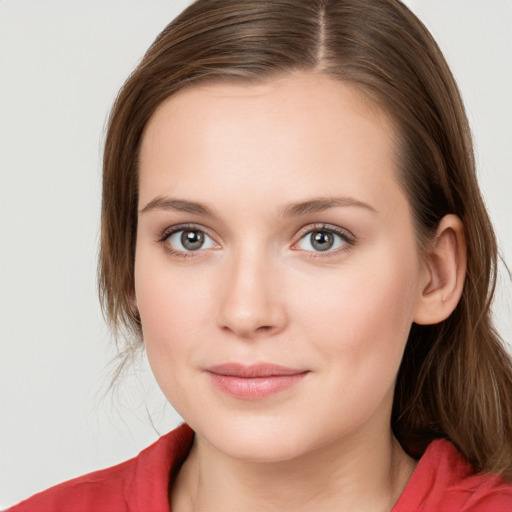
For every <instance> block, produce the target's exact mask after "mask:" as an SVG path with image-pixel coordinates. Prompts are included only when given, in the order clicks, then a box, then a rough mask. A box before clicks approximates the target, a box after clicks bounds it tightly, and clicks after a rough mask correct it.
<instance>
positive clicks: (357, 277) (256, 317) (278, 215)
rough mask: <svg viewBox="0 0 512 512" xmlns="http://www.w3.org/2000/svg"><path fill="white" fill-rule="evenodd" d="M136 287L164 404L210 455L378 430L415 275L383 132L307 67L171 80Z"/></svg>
mask: <svg viewBox="0 0 512 512" xmlns="http://www.w3.org/2000/svg"><path fill="white" fill-rule="evenodd" d="M139 193H140V196H139V218H138V232H137V245H136V258H135V296H136V305H137V308H138V310H139V313H140V317H141V323H142V330H143V337H144V342H145V346H146V350H147V354H148V358H149V361H150V364H151V366H152V369H153V372H154V374H155V376H156V379H157V381H158V383H159V385H160V387H161V388H162V390H163V392H164V394H165V395H166V397H167V398H168V400H169V402H170V403H171V404H172V405H173V406H174V407H175V408H176V410H177V411H178V412H179V413H180V414H181V416H182V417H183V418H184V419H185V421H186V422H188V423H189V425H190V426H191V427H192V428H193V429H194V430H195V431H196V433H197V438H198V439H199V440H200V441H204V442H206V443H208V444H209V445H210V446H212V447H214V448H215V449H216V450H219V451H220V452H222V453H223V454H225V455H228V456H230V457H236V458H239V459H251V460H287V459H290V458H293V457H296V456H299V455H300V454H303V453H306V452H310V451H312V450H315V449H317V448H320V447H324V446H329V445H333V444H335V443H345V444H346V443H349V442H352V441H353V440H355V439H361V440H363V441H364V440H365V439H372V438H374V437H375V436H380V435H382V433H383V434H384V435H389V432H390V426H389V421H390V411H391V405H392V397H393V387H394V383H395V377H396V374H397V371H398V367H399V364H400V360H401V357H402V353H403V350H404V347H405V343H406V340H407V336H408V332H409V329H410V326H411V323H412V322H413V320H414V316H415V311H416V308H417V303H418V296H419V295H420V294H421V289H422V287H423V286H424V284H425V283H424V271H423V270H422V266H421V263H420V258H419V255H418V253H417V249H416V239H415V233H414V230H413V224H412V217H411V211H410V206H409V203H408V201H407V198H406V196H405V194H404V192H403V190H402V189H401V187H400V185H399V184H398V181H397V164H396V155H395V145H394V129H393V125H392V123H391V122H390V120H389V119H388V118H387V116H386V115H385V114H384V113H383V112H381V111H380V110H379V109H377V108H376V107H371V106H370V105H369V104H368V103H367V102H366V100H365V99H364V97H363V96H362V95H361V94H360V93H358V92H357V91H356V90H355V89H353V88H351V87H350V86H348V85H345V84H343V83H341V82H339V81H335V80H333V79H331V78H328V77H325V76H321V75H315V74H295V75H290V76H285V77H282V78H279V79H273V80H271V81H268V82H264V83H260V84H253V85H247V84H244V85H234V84H203V85H197V86H194V87H191V88H187V89H184V90H182V91H181V92H180V93H178V94H177V95H175V96H173V97H172V98H170V99H169V100H167V101H166V102H165V103H164V104H162V105H161V106H160V107H159V109H158V110H157V111H156V113H155V115H154V116H153V118H152V119H151V120H150V122H149V124H148V126H147V128H146V131H145V134H144V137H143V143H142V148H141V158H140V192H139Z"/></svg>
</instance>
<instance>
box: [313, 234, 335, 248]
mask: <svg viewBox="0 0 512 512" xmlns="http://www.w3.org/2000/svg"><path fill="white" fill-rule="evenodd" d="M309 236H310V240H311V246H312V247H313V248H314V249H316V250H317V251H328V250H329V249H332V246H333V245H334V235H333V234H332V233H328V232H327V231H313V233H311V235H309Z"/></svg>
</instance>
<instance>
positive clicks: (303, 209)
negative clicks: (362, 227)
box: [282, 197, 377, 217]
mask: <svg viewBox="0 0 512 512" xmlns="http://www.w3.org/2000/svg"><path fill="white" fill-rule="evenodd" d="M340 206H344V207H347V206H356V207H359V208H364V209H366V210H368V211H370V212H372V213H377V210H376V209H375V208H374V207H373V206H371V205H369V204H368V203H364V202H362V201H359V200H358V199H354V198H353V197H319V198H314V199H311V200H309V201H302V202H299V203H290V204H288V205H286V206H285V208H284V209H283V211H282V215H283V217H295V216H297V217H298V216H301V215H308V214H311V213H317V212H323V211H325V210H328V209H329V208H336V207H340Z"/></svg>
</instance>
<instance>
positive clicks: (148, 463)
mask: <svg viewBox="0 0 512 512" xmlns="http://www.w3.org/2000/svg"><path fill="white" fill-rule="evenodd" d="M193 438H194V433H193V431H192V430H191V429H190V427H188V426H187V425H181V426H180V427H178V428H177V429H175V430H173V431H172V432H170V433H169V434H167V435H165V436H163V437H161V438H160V439H159V440H158V441H157V442H156V443H154V444H152V445H151V446H149V447H148V448H146V449H145V450H143V451H142V452H141V453H140V454H139V455H138V456H137V457H135V458H133V459H130V460H128V461H126V462H123V463H122V464H119V465H117V466H114V467H111V468H108V469H104V470H102V471H96V472H94V473H90V474H88V475H85V476H82V477H79V478H75V479H74V480H70V481H68V482H65V483H63V484H60V485H57V486H55V487H52V488H50V489H48V490H47V491H44V492H41V493H39V494H36V495H35V496H32V498H29V499H28V500H25V501H23V502H21V503H20V504H18V505H15V506H14V507H12V508H10V509H9V510H8V512H91V511H94V512H171V509H170V506H169V497H168V496H169V493H168V489H169V482H170V481H171V480H172V477H173V474H174V473H175V471H176V470H177V469H178V468H179V467H180V465H181V463H182V461H183V460H184V459H185V458H186V456H187V454H188V452H189V450H190V447H191V445H192V440H193ZM392 512H512V483H505V482H504V481H503V480H502V479H501V478H500V477H498V476H495V475H481V474H474V473H473V471H472V469H471V466H470V465H469V464H468V463H467V462H465V461H464V460H463V458H462V457H461V455H460V454H459V453H458V452H457V450H456V449H455V447H454V446H453V445H452V444H450V443H449V442H448V441H445V440H443V439H439V440H436V441H433V442H432V443H430V445H429V446H428V448H427V450H426V451H425V454H424V455H423V457H422V458H421V459H420V462H419V463H418V466H417V468H416V470H415V471H414V473H413V475H412V477H411V479H410V480H409V483H408V484H407V487H406V488H405V490H404V492H403V493H402V496H401V497H400V499H399V500H398V503H397V504H396V505H395V506H394V507H393V510H392Z"/></svg>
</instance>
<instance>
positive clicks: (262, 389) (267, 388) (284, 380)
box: [210, 372, 307, 400]
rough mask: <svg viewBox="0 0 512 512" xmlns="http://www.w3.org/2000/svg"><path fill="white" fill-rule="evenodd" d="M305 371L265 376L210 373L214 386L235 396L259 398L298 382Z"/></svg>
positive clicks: (273, 393) (250, 398)
mask: <svg viewBox="0 0 512 512" xmlns="http://www.w3.org/2000/svg"><path fill="white" fill-rule="evenodd" d="M306 374H307V372H303V373H296V374H293V375H269V376H266V377H236V376H232V375H219V374H217V373H210V377H211V379H212V381H213V384H214V386H215V387H217V388H218V389H220V390H221V391H223V392H224V393H227V394H229V395H232V396H234V397H236V398H242V399H245V400H259V399H262V398H266V397H269V396H272V395H275V394H277V393H280V392H281V391H285V390H286V389H289V388H291V387H293V386H295V385H296V384H298V383H299V382H300V381H301V380H302V379H303V378H304V377H305V376H306Z"/></svg>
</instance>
